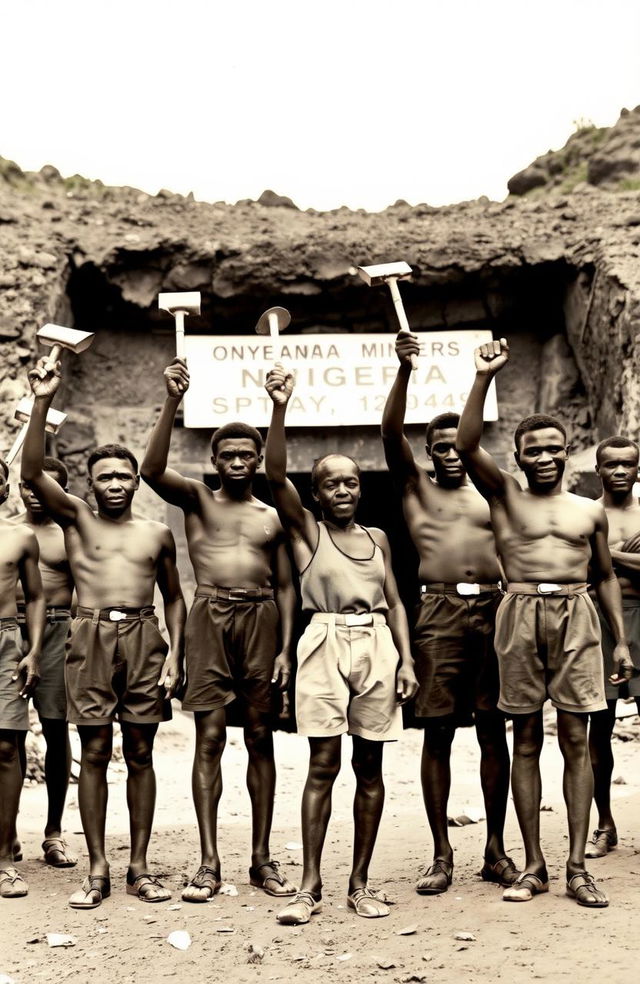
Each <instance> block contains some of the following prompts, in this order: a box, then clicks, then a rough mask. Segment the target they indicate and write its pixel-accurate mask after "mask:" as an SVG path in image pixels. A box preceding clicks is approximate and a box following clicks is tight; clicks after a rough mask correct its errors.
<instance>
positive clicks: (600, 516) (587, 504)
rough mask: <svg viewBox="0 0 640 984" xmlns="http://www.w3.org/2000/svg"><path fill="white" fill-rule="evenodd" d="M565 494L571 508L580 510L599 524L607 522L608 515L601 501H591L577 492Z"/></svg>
mask: <svg viewBox="0 0 640 984" xmlns="http://www.w3.org/2000/svg"><path fill="white" fill-rule="evenodd" d="M565 494H566V497H567V498H566V501H567V506H568V507H569V508H571V509H580V510H582V512H584V513H586V514H587V515H589V516H591V517H593V519H594V520H595V521H597V522H599V523H601V522H606V521H607V513H606V510H605V508H604V505H603V503H602V502H601V500H600V499H589V498H588V497H587V496H586V495H576V494H575V492H567V493H565Z"/></svg>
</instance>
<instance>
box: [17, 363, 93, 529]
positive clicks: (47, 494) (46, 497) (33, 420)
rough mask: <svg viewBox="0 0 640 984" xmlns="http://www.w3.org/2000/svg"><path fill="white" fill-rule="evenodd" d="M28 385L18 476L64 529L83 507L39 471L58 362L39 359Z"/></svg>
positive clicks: (55, 384)
mask: <svg viewBox="0 0 640 984" xmlns="http://www.w3.org/2000/svg"><path fill="white" fill-rule="evenodd" d="M29 385H30V386H31V390H32V392H33V395H34V402H33V410H32V411H31V417H30V418H29V426H28V428H27V436H26V437H25V441H24V446H23V449H22V467H21V475H20V477H21V479H22V481H23V482H24V483H25V485H28V486H29V488H31V489H33V491H34V492H35V494H36V496H37V497H38V499H39V500H40V502H41V503H42V505H43V506H44V507H45V509H46V510H47V512H48V513H49V515H50V516H51V517H52V518H53V519H55V521H56V522H57V523H59V524H60V526H68V525H69V524H70V523H73V522H74V521H75V519H76V517H77V513H78V508H79V507H80V506H81V505H84V506H86V503H83V502H82V500H81V499H78V498H76V496H74V495H69V493H68V492H65V491H64V489H63V488H61V487H60V484H59V483H58V482H56V480H55V478H52V477H51V476H50V475H47V474H46V472H45V471H43V462H44V450H45V448H44V441H45V438H44V434H45V423H46V419H47V411H48V410H49V407H50V406H51V402H52V400H53V397H54V396H55V394H56V392H57V389H58V386H59V385H60V363H59V362H55V363H53V362H51V361H50V360H48V359H46V358H45V359H40V360H39V362H38V363H37V365H36V367H35V368H34V369H32V370H31V371H30V372H29ZM87 508H88V507H87Z"/></svg>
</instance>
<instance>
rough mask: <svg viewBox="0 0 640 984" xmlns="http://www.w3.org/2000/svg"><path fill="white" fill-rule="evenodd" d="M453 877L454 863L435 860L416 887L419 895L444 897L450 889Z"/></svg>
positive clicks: (442, 859)
mask: <svg viewBox="0 0 640 984" xmlns="http://www.w3.org/2000/svg"><path fill="white" fill-rule="evenodd" d="M452 877H453V862H452V861H446V860H445V859H444V858H435V859H434V862H433V864H432V865H431V867H429V868H427V870H426V871H425V872H424V874H423V875H422V877H421V878H420V879H419V880H418V884H417V885H416V892H417V893H418V895H442V893H443V892H446V890H447V889H448V888H449V885H450V884H451V879H452Z"/></svg>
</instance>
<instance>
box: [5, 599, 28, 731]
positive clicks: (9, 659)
mask: <svg viewBox="0 0 640 984" xmlns="http://www.w3.org/2000/svg"><path fill="white" fill-rule="evenodd" d="M21 659H22V636H21V635H20V629H19V628H18V623H17V621H16V620H15V619H13V618H3V619H1V620H0V729H1V730H3V731H28V730H29V702H28V701H27V700H25V699H24V697H21V696H20V690H21V689H22V687H23V686H24V682H25V680H24V676H23V677H18V679H17V680H12V679H11V677H12V676H13V675H14V674H15V672H16V667H17V665H18V663H19V662H20V660H21Z"/></svg>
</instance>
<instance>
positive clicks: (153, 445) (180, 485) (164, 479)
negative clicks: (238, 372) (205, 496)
mask: <svg viewBox="0 0 640 984" xmlns="http://www.w3.org/2000/svg"><path fill="white" fill-rule="evenodd" d="M164 380H165V385H166V388H167V397H166V399H165V401H164V406H163V407H162V410H161V411H160V416H159V417H158V419H157V421H156V423H155V427H154V428H153V430H152V431H151V436H150V438H149V443H148V444H147V450H146V451H145V455H144V458H143V461H142V465H141V466H140V474H141V475H142V478H143V479H144V481H145V482H146V483H147V485H150V486H151V488H152V489H153V491H154V492H157V493H158V495H159V496H161V497H162V498H163V499H164V500H165V502H170V503H171V505H172V506H179V507H180V508H181V509H193V508H194V506H195V505H196V503H197V501H198V494H197V490H196V483H195V482H193V481H192V480H191V479H188V478H184V476H182V475H180V473H179V472H177V471H174V469H173V468H167V461H168V458H169V446H170V444H171V432H172V430H173V422H174V420H175V418H176V412H177V410H178V407H179V406H180V401H181V400H182V397H183V396H184V394H185V393H186V392H187V390H188V389H189V372H188V370H187V366H186V364H185V362H184V361H183V360H182V359H174V360H173V362H172V363H170V365H168V366H167V368H166V369H165V371H164Z"/></svg>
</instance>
